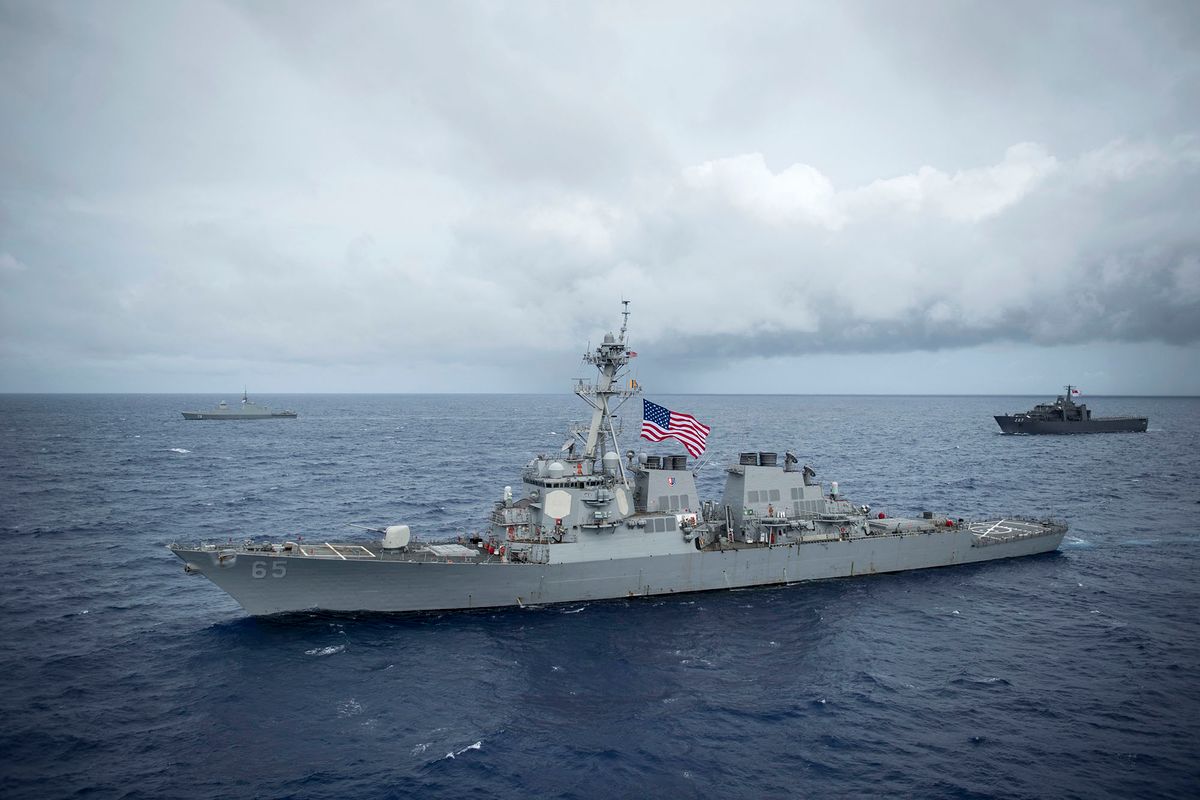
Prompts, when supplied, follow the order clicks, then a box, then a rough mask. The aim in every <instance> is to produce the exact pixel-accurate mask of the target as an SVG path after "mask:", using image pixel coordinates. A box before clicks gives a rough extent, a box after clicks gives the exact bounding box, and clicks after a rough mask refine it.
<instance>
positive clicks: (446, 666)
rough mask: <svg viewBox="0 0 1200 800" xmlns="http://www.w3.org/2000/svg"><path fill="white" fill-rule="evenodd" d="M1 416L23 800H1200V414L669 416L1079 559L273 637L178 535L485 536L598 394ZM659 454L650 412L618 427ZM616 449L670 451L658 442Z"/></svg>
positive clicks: (734, 446) (853, 400)
mask: <svg viewBox="0 0 1200 800" xmlns="http://www.w3.org/2000/svg"><path fill="white" fill-rule="evenodd" d="M216 399H219V398H213V397H184V396H162V395H153V396H151V395H129V396H112V395H104V396H62V395H58V396H14V395H9V396H0V536H2V537H3V538H2V540H0V541H2V542H3V546H4V559H3V565H4V566H3V581H2V582H0V587H2V588H0V592H2V594H0V596H2V599H3V609H2V611H0V643H2V647H0V720H2V724H0V796H3V797H4V798H57V797H127V798H142V797H144V798H173V797H180V798H227V797H295V798H309V797H312V798H326V797H355V798H375V797H421V798H437V797H447V798H458V797H496V798H528V797H563V798H591V797H603V798H612V797H671V798H677V797H679V798H686V797H721V798H759V797H797V796H802V797H807V796H841V797H849V796H867V795H882V794H888V795H897V796H908V797H923V798H976V797H978V798H982V797H1055V798H1058V797H1078V798H1105V797H1111V798H1128V797H1139V798H1153V797H1196V796H1200V675H1198V672H1200V590H1198V588H1197V587H1198V583H1197V581H1198V575H1197V573H1198V568H1200V559H1198V558H1197V548H1198V547H1200V524H1198V523H1197V519H1198V517H1200V400H1197V399H1187V398H1087V399H1088V400H1089V402H1090V403H1091V404H1092V405H1093V407H1094V409H1095V410H1096V411H1097V413H1101V414H1118V413H1134V412H1136V413H1141V414H1146V415H1148V416H1149V417H1150V420H1151V421H1150V431H1149V432H1147V433H1145V434H1116V435H1100V436H1065V437H1049V436H1047V437H1008V436H1002V435H999V432H998V428H996V426H995V423H994V422H993V421H992V419H991V415H992V414H995V413H1000V412H1004V411H1012V410H1019V409H1023V408H1027V407H1029V406H1030V405H1032V404H1033V402H1035V401H1037V400H1039V399H1042V398H1009V397H1006V398H985V397H968V398H960V397H774V396H752V397H734V396H690V397H671V396H655V397H653V398H652V399H654V400H655V401H657V402H660V403H662V404H664V405H667V406H669V407H671V408H675V409H678V410H685V411H689V412H691V413H694V414H696V415H697V416H698V417H700V418H701V419H703V420H705V421H707V422H709V423H710V424H712V426H713V428H714V433H713V436H712V438H711V440H710V444H711V449H712V453H713V456H714V457H713V459H712V460H711V461H710V462H709V463H708V464H706V465H705V466H704V467H703V468H702V469H701V471H700V475H699V483H700V488H701V493H702V495H704V496H705V497H717V496H719V494H720V491H721V487H722V486H723V480H724V479H723V472H722V466H721V465H722V464H723V463H726V462H727V461H729V460H730V459H731V458H733V457H734V456H735V454H736V453H737V451H739V450H750V449H755V450H768V449H770V450H779V451H782V450H784V449H791V450H794V451H795V452H796V453H798V454H799V456H800V459H801V461H802V462H803V463H808V464H811V465H813V466H814V467H815V468H816V469H817V471H818V473H819V476H820V477H821V478H822V479H823V480H825V481H829V480H837V481H838V482H839V484H840V486H841V489H842V492H843V494H845V495H847V496H848V497H849V498H850V499H852V500H853V501H855V502H862V503H870V504H871V505H872V506H873V507H874V508H876V509H879V510H883V511H885V512H888V513H890V514H911V513H916V512H919V511H921V510H924V509H933V510H939V511H950V512H953V513H955V514H958V515H962V516H982V515H985V514H993V513H999V514H1003V513H1014V512H1024V513H1037V514H1048V515H1054V516H1058V517H1062V518H1064V519H1066V520H1067V521H1068V522H1069V524H1070V526H1071V531H1070V533H1069V535H1068V538H1067V540H1066V541H1065V542H1064V545H1063V547H1062V548H1061V550H1060V551H1059V552H1057V553H1054V554H1050V555H1045V556H1037V557H1032V558H1027V559H1015V560H1009V561H1000V562H994V563H990V564H984V565H978V566H970V567H954V568H947V569H938V570H926V571H922V572H915V573H908V574H899V575H883V576H872V577H863V578H852V579H845V580H835V581H824V582H818V583H809V584H802V585H795V586H791V587H786V588H764V589H753V590H742V591H732V592H718V593H708V594H696V595H689V596H676V597H670V598H665V599H654V598H650V599H641V600H636V601H610V602H597V603H579V604H572V605H564V606H547V607H542V608H527V609H513V610H502V611H478V612H470V613H448V614H425V615H398V616H383V615H342V616H334V615H321V614H304V615H295V616H290V617H283V618H271V619H254V618H250V617H247V616H246V615H245V614H244V613H243V612H242V611H241V610H240V608H239V607H238V606H237V605H236V603H234V601H233V600H232V599H230V598H229V597H228V596H226V595H225V594H223V593H222V592H220V591H219V590H218V589H216V587H214V586H213V585H212V584H210V583H208V582H207V581H206V580H205V579H204V578H202V577H189V576H186V575H184V573H183V570H182V567H181V563H180V562H179V561H178V560H177V559H176V558H174V557H173V556H171V555H170V554H169V553H168V552H167V550H166V548H165V545H166V544H168V543H169V542H172V541H175V540H180V541H193V540H198V539H204V540H209V541H216V540H225V539H227V538H231V539H233V540H239V541H240V540H242V539H245V538H249V537H253V538H256V539H258V538H271V539H275V540H282V539H284V538H285V537H286V538H295V537H296V536H297V535H301V536H304V537H305V538H306V539H318V540H326V539H350V540H353V539H356V538H361V537H363V536H369V535H370V534H367V533H366V532H364V531H361V530H358V529H355V528H352V527H349V523H360V524H366V525H384V524H391V523H400V522H403V523H408V524H410V525H411V526H412V527H413V530H414V532H415V533H416V534H417V535H419V536H423V537H424V538H441V537H450V536H454V535H455V534H457V533H459V532H462V531H470V530H472V529H474V528H476V527H478V526H481V524H482V521H483V519H484V518H485V516H486V513H487V511H488V510H489V508H490V505H491V503H492V501H494V500H496V499H499V498H500V496H501V492H502V489H503V487H504V486H505V485H506V484H509V485H512V484H516V483H518V481H519V471H520V466H521V465H522V464H524V463H525V462H526V461H527V460H528V459H529V458H530V457H532V456H533V455H535V454H537V453H538V452H546V453H550V452H553V451H555V450H557V448H558V447H559V445H560V444H561V443H562V442H563V441H564V440H565V436H564V434H563V431H564V430H565V429H566V424H567V421H568V420H569V419H571V418H573V417H576V418H577V417H580V416H582V410H584V409H583V408H582V405H581V404H580V403H579V402H578V400H576V399H575V398H574V397H573V396H565V397H559V396H361V395H358V396H331V395H317V396H290V397H284V398H265V397H264V398H263V399H264V400H265V401H267V402H270V403H272V404H273V405H275V406H282V405H288V406H289V407H294V408H296V409H297V410H299V411H300V413H301V416H300V418H299V419H296V420H272V421H259V422H221V423H216V422H186V421H184V420H183V419H182V418H181V417H180V415H179V411H180V410H182V409H184V408H191V407H196V406H200V407H204V406H209V405H212V404H213V403H214V402H215V401H216ZM627 429H628V430H629V431H631V432H632V431H635V430H636V428H635V423H634V422H632V421H631V423H630V424H629V425H627ZM624 441H625V444H626V446H633V447H635V448H637V449H648V450H651V451H655V452H667V451H676V449H673V448H669V447H667V446H666V445H665V444H664V445H650V444H649V443H646V442H642V443H640V444H635V443H634V440H633V439H632V437H631V436H630V435H628V434H627V435H626V436H625V438H624Z"/></svg>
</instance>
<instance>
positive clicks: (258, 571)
mask: <svg viewBox="0 0 1200 800" xmlns="http://www.w3.org/2000/svg"><path fill="white" fill-rule="evenodd" d="M284 575H287V564H285V563H284V562H282V561H276V562H275V563H274V564H272V565H271V577H272V578H282V577H283V576H284ZM250 577H251V578H265V577H267V562H265V561H255V562H254V563H253V564H252V565H251V566H250Z"/></svg>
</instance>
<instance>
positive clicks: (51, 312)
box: [0, 0, 1200, 389]
mask: <svg viewBox="0 0 1200 800" xmlns="http://www.w3.org/2000/svg"><path fill="white" fill-rule="evenodd" d="M910 11H911V13H910ZM1198 44H1200V42H1198V36H1197V25H1196V18H1195V15H1194V13H1192V12H1191V11H1190V9H1189V7H1188V6H1187V5H1186V4H1181V5H1172V4H1161V5H1158V6H1156V7H1155V10H1154V13H1152V14H1151V13H1143V11H1142V10H1138V9H1134V8H1127V7H1125V6H1123V5H1121V4H1105V3H1100V4H1084V5H1080V6H1074V5H1071V4H1061V5H1055V6H1054V7H1052V8H1046V7H1042V6H1038V5H1032V4H1031V5H1022V4H1017V5H1014V6H1011V7H1005V8H1003V9H1000V8H997V7H994V6H992V5H986V4H966V3H955V4H947V5H942V4H918V5H917V6H913V7H911V8H910V9H908V10H906V11H905V12H904V13H903V14H901V13H900V12H899V11H898V10H895V9H892V8H891V7H888V6H880V5H879V4H856V3H848V4H841V5H839V6H837V7H831V6H827V5H813V6H795V4H786V3H785V4H780V5H775V6H772V5H755V6H753V7H749V8H745V7H741V6H737V5H732V4H712V5H705V6H701V7H695V6H693V5H678V4H651V5H644V4H639V5H616V4H606V5H604V6H596V7H578V8H573V7H569V6H562V5H560V4H522V5H520V6H517V7H512V6H508V7H505V6H486V5H481V6H474V5H473V6H456V5H443V6H435V5H429V4H415V3H414V4H393V5H384V6H371V5H362V6H353V7H350V8H336V9H335V8H332V7H330V6H327V5H325V4H303V3H297V4H288V5H287V6H270V5H262V4H251V5H246V4H212V3H205V4H190V3H180V4H169V5H168V4H158V3H131V4H127V5H124V6H121V7H120V8H118V9H115V10H114V9H110V8H100V7H86V6H84V7H81V6H78V5H73V4H53V3H51V4H35V3H25V2H11V1H10V0H0V69H2V70H3V74H4V76H5V80H4V81H0V112H2V113H0V142H2V144H0V173H2V174H3V176H4V178H3V182H2V183H0V366H2V367H3V372H4V373H5V375H6V376H8V377H7V378H6V380H7V383H6V384H5V385H4V386H0V388H10V389H13V388H22V386H23V385H24V384H23V383H22V380H25V382H26V383H29V382H30V381H31V380H32V379H31V378H29V377H28V376H30V375H33V374H34V372H35V371H36V372H37V374H40V375H45V374H48V373H50V372H57V373H60V374H64V375H66V374H70V373H71V372H72V371H73V370H77V369H81V368H83V367H85V366H88V365H91V366H92V367H96V365H100V366H99V367H97V368H100V367H102V368H104V369H108V368H111V367H113V366H114V365H117V366H119V365H121V364H132V363H139V364H150V365H163V364H173V363H174V364H179V365H186V369H190V370H200V371H203V370H204V369H205V367H204V365H205V363H206V362H207V363H208V364H209V366H210V367H211V372H213V373H214V374H215V373H218V372H220V371H222V370H225V369H227V368H228V364H229V363H230V361H231V359H232V360H234V361H236V360H237V358H238V357H239V356H238V354H239V353H242V352H244V351H245V348H246V347H247V344H248V343H252V348H251V349H252V351H253V353H254V356H253V358H254V359H255V360H256V361H258V362H260V363H263V364H268V363H269V364H275V365H283V366H284V367H286V365H295V366H296V367H297V368H300V367H303V368H304V369H307V370H310V372H311V371H315V372H313V373H312V374H316V373H319V372H320V370H322V369H326V368H329V369H333V368H335V367H336V368H341V367H345V366H347V365H351V366H354V367H357V368H361V369H363V370H367V371H370V370H374V369H382V368H388V367H394V366H395V365H397V364H398V363H400V362H401V361H408V362H413V363H417V362H420V363H424V364H426V366H427V367H428V369H430V370H433V369H436V368H437V365H438V364H443V365H444V364H451V365H454V367H455V368H456V369H461V370H464V371H465V372H466V373H468V374H469V373H470V371H471V370H472V369H474V368H481V367H482V366H484V365H489V364H495V363H497V362H498V360H500V359H503V358H505V357H507V356H512V355H514V354H539V355H541V356H544V357H546V358H559V357H562V356H564V355H565V354H568V353H574V352H575V351H577V350H578V349H579V343H580V341H581V340H582V339H584V338H587V337H588V336H594V335H595V334H596V332H597V330H600V329H602V328H603V327H604V326H606V325H608V324H611V320H612V318H613V316H614V309H615V308H616V307H617V302H618V301H619V300H620V299H624V298H628V299H631V300H633V302H634V310H635V314H636V315H637V316H636V318H635V319H636V321H637V322H636V329H637V331H638V336H639V340H640V341H641V342H643V343H645V345H646V346H648V347H649V346H653V347H654V348H655V350H656V351H657V352H660V353H662V354H663V355H665V356H669V357H671V358H672V359H674V360H682V361H687V360H690V359H695V360H705V361H707V362H713V361H714V360H717V361H719V360H722V359H724V360H729V361H735V360H739V359H745V358H762V357H789V356H799V355H803V354H807V353H814V352H815V353H868V354H870V353H878V354H892V353H904V352H912V351H945V350H950V349H955V348H971V347H978V346H981V345H987V344H989V343H1015V344H1021V345H1030V346H1046V347H1054V346H1067V345H1083V344H1088V343H1092V342H1124V343H1130V342H1132V343H1146V344H1149V345H1155V346H1157V345H1162V346H1181V347H1184V348H1193V349H1194V348H1196V347H1197V345H1200V236H1198V235H1197V233H1196V226H1195V220H1194V211H1193V209H1195V208H1196V207H1197V206H1198V205H1200V174H1198V171H1200V139H1198V138H1197V137H1198V136H1200V118H1198V112H1197V111H1196V108H1198V107H1200V92H1198V87H1200V58H1198V57H1197V55H1196V53H1197V52H1200V47H1198V46H1197V45H1198ZM35 368H36V369H35ZM146 368H147V369H161V366H151V367H146ZM281 368H282V367H281ZM182 369H185V367H179V370H182ZM177 372H178V370H177ZM23 376H24V377H23ZM163 380H164V381H165V380H167V379H166V378H164V379H163ZM163 388H169V386H167V385H164V386H163ZM468 388H469V387H468ZM509 388H520V387H518V386H514V387H509Z"/></svg>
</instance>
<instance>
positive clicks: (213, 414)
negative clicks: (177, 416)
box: [181, 389, 296, 419]
mask: <svg viewBox="0 0 1200 800" xmlns="http://www.w3.org/2000/svg"><path fill="white" fill-rule="evenodd" d="M181 413H182V414H183V418H184V419H292V418H294V417H295V416H296V412H295V411H272V410H271V409H269V408H267V407H266V406H260V405H258V404H257V403H255V402H254V401H253V400H251V399H250V398H249V397H248V396H246V391H245V390H244V389H243V390H242V404H241V406H240V407H238V408H230V407H229V404H228V403H226V402H225V401H224V400H222V401H221V402H220V403H217V407H216V408H214V409H212V410H211V411H184V412H181Z"/></svg>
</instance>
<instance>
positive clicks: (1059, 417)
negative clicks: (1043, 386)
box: [995, 384, 1150, 434]
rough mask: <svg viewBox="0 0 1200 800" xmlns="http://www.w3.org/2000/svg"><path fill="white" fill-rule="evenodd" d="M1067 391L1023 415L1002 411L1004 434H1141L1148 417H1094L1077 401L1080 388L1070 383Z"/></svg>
mask: <svg viewBox="0 0 1200 800" xmlns="http://www.w3.org/2000/svg"><path fill="white" fill-rule="evenodd" d="M1066 388H1067V391H1066V394H1060V395H1059V396H1058V398H1057V399H1055V401H1054V402H1053V403H1038V404H1037V405H1036V406H1034V407H1033V408H1031V409H1030V410H1028V411H1023V412H1021V413H1019V414H1000V415H997V416H996V417H995V419H996V424H997V425H999V426H1000V430H1001V431H1003V432H1004V433H1025V434H1039V433H1141V432H1144V431H1145V430H1146V428H1147V427H1148V426H1149V425H1150V420H1149V418H1147V417H1093V416H1092V411H1091V409H1089V408H1088V407H1087V405H1086V404H1084V403H1076V402H1075V397H1076V396H1077V395H1078V394H1079V387H1077V386H1071V385H1070V384H1067V387H1066Z"/></svg>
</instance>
